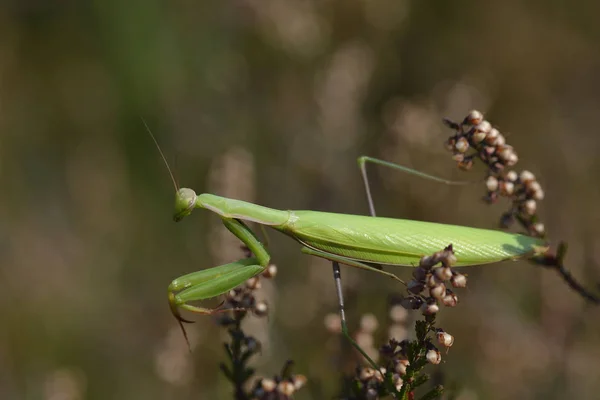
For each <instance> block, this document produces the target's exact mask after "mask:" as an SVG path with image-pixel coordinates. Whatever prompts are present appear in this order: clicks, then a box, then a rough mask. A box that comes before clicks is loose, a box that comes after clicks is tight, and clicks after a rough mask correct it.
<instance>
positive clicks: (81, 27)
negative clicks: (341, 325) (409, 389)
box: [0, 0, 600, 400]
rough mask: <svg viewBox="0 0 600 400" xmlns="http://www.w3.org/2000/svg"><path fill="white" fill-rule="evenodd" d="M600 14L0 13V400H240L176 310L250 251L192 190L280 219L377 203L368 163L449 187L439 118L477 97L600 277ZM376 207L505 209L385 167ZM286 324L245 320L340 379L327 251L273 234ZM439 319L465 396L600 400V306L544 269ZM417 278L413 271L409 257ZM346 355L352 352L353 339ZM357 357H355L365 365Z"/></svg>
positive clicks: (317, 388) (152, 1)
mask: <svg viewBox="0 0 600 400" xmlns="http://www.w3.org/2000/svg"><path fill="white" fill-rule="evenodd" d="M598 15H600V5H599V4H598V3H597V2H594V1H573V2H564V1H548V0H546V1H517V0H508V1H502V2H480V1H468V0H459V1H452V2H442V1H424V0H420V1H415V0H410V1H409V0H363V1H334V0H329V1H323V2H320V1H284V0H232V1H186V0H176V1H158V0H147V1H139V0H133V1H115V0H103V1H95V2H93V1H69V0H64V1H54V2H51V1H43V0H22V1H18V0H13V1H6V2H3V4H2V6H0V182H1V184H0V193H1V195H0V239H1V240H0V398H2V399H48V400H57V399H60V400H72V399H182V400H183V399H217V398H218V399H221V398H222V399H227V398H231V396H230V387H229V385H228V384H227V382H226V381H225V380H224V378H223V377H222V376H221V375H220V374H219V370H218V367H217V365H218V362H219V361H220V360H223V358H224V357H223V351H222V348H221V342H222V341H223V340H225V338H226V337H225V336H224V334H223V331H222V330H221V329H220V328H219V327H218V326H216V325H215V324H214V323H213V321H212V320H211V319H210V318H201V319H200V320H199V321H198V323H197V324H196V325H195V326H193V327H192V329H191V331H190V334H191V336H192V343H193V347H194V348H193V354H191V355H190V354H189V353H188V351H187V348H186V347H185V344H184V342H183V340H182V339H181V335H180V333H179V331H178V328H177V326H176V324H175V322H174V320H173V318H172V317H171V315H170V313H169V309H168V306H167V302H166V288H167V285H168V283H169V282H170V280H171V279H173V278H175V277H176V276H178V275H181V274H184V273H187V272H190V271H193V270H198V269H202V268H207V267H210V266H214V265H217V264H220V263H223V262H226V261H230V260H233V259H236V258H239V257H240V256H241V252H240V250H239V248H238V243H237V242H236V240H235V239H232V238H231V237H230V236H229V235H228V233H227V232H225V231H224V229H222V228H221V227H220V225H219V220H218V218H217V217H215V216H214V215H212V214H211V213H209V212H201V211H197V212H196V213H194V214H193V215H192V216H191V217H190V218H188V219H186V220H185V221H184V222H182V223H179V224H175V223H173V221H172V219H171V216H172V211H173V207H172V205H173V187H172V184H171V183H170V181H169V178H168V174H167V172H166V169H165V166H164V165H163V163H162V161H161V159H160V157H159V155H158V153H157V151H156V148H155V147H154V144H153V143H152V141H151V139H150V138H149V136H148V134H147V133H146V132H145V129H144V126H143V124H142V122H141V121H140V117H144V118H145V119H146V120H147V122H148V124H149V126H150V127H151V128H152V130H153V131H154V133H155V135H156V136H157V138H158V140H159V142H160V143H161V145H162V148H163V150H164V152H165V153H166V155H167V158H168V159H169V162H170V164H171V166H172V168H173V170H174V174H175V175H176V178H177V180H178V182H179V183H180V184H181V185H182V186H189V187H192V188H194V189H196V190H197V191H199V192H202V191H210V192H213V193H217V194H222V195H226V196H230V197H236V198H241V199H246V200H251V201H254V202H257V203H260V204H264V205H268V206H272V207H275V208H282V209H315V210H327V211H338V212H346V213H365V212H366V202H365V197H364V194H363V192H362V189H361V183H360V179H359V174H358V170H357V168H356V157H357V156H359V155H361V154H368V155H372V156H377V157H382V158H385V159H388V160H393V161H397V162H400V163H403V164H405V165H409V166H412V167H415V168H418V169H421V170H424V171H427V172H430V173H435V174H439V175H442V176H445V177H450V178H454V179H477V178H481V177H482V174H483V170H482V169H481V166H479V168H475V171H473V172H472V173H470V174H465V173H461V172H459V171H457V170H456V168H455V166H454V163H453V162H452V161H451V159H450V156H449V154H448V153H447V152H446V151H445V150H444V149H443V141H444V140H445V138H446V137H447V135H449V133H450V132H449V131H448V130H447V129H446V128H444V127H443V126H442V124H441V123H440V120H441V118H442V117H451V118H454V119H460V118H462V117H463V116H464V115H465V114H466V112H467V111H468V110H470V109H471V108H478V109H481V110H482V111H485V112H486V115H487V116H488V118H489V119H490V120H491V121H492V122H493V123H494V124H496V125H497V126H499V128H500V130H501V131H502V132H503V133H505V134H507V140H508V142H509V143H511V144H512V145H514V146H515V148H516V150H517V152H518V154H519V156H520V160H521V161H520V163H519V164H518V167H519V168H520V169H529V170H531V171H532V172H534V173H535V174H536V175H537V176H538V177H539V179H540V181H541V182H542V184H543V185H544V188H545V190H546V197H547V198H546V200H545V201H544V202H543V204H542V205H541V211H540V212H541V216H542V218H543V220H544V221H545V224H546V227H547V230H548V232H549V236H550V238H551V239H552V240H553V241H554V242H556V241H558V240H560V239H564V240H567V241H568V242H569V244H570V246H571V247H570V253H569V257H568V265H569V267H570V268H571V269H572V271H573V272H574V273H575V274H576V275H577V276H578V277H580V278H581V279H582V280H583V281H584V282H586V283H587V284H588V285H593V284H594V282H597V281H599V280H600V272H599V267H598V264H597V262H596V260H597V258H598V253H599V252H600V229H599V227H598V226H599V222H600V221H599V215H600V214H599V213H598V204H599V201H600V193H599V190H598V181H599V179H598V176H599V173H600V168H599V167H600V163H599V162H598V151H599V150H600V139H599V136H598V134H599V133H600V130H599V129H598V126H599V125H600V112H599V111H598V110H599V109H600V51H599V50H600V46H599V45H598V43H600V25H599V24H598V22H597V16H598ZM373 178H374V189H375V197H376V201H377V204H378V207H379V211H380V214H382V215H387V216H396V217H405V218H411V219H420V220H430V221H438V222H446V223H457V224H462V225H469V226H478V227H495V226H496V223H497V220H498V217H499V215H500V214H501V212H502V211H503V210H504V208H505V206H506V204H503V203H502V204H501V205H497V206H494V207H489V206H486V205H484V204H483V203H482V202H480V201H479V199H480V197H481V195H482V193H483V188H482V187H481V186H478V185H472V186H469V187H467V188H464V187H460V188H456V187H453V188H451V187H444V186H440V185H436V184H433V183H431V182H424V181H422V180H419V179H418V178H414V177H409V176H403V175H401V174H398V173H393V172H391V171H384V170H379V169H373ZM270 248H271V252H272V254H273V260H274V261H275V262H276V263H277V265H278V266H279V275H278V277H277V279H276V280H275V281H274V283H273V284H270V283H266V284H265V285H264V287H263V291H262V294H261V296H262V298H265V299H267V300H268V301H269V303H270V305H271V307H272V312H271V315H270V317H269V319H262V320H258V319H253V320H251V321H249V323H248V325H247V330H248V332H250V333H253V334H255V335H256V336H257V337H259V338H260V339H261V340H262V341H263V345H264V350H263V354H262V356H261V357H258V358H257V359H256V360H255V365H256V367H257V369H258V371H259V372H260V373H261V374H263V375H265V376H269V375H271V374H273V373H275V372H277V370H278V369H279V368H280V366H281V365H282V363H283V362H284V361H285V360H286V359H288V358H291V359H294V360H295V361H296V371H297V372H299V373H303V374H305V375H306V376H307V377H308V379H309V383H308V386H307V387H306V388H305V389H303V390H302V391H301V392H300V393H299V394H298V396H297V398H299V399H328V398H331V397H332V396H333V395H335V394H336V391H337V388H338V387H339V377H340V371H341V370H343V369H344V368H345V367H347V366H348V365H347V364H343V365H342V364H340V362H339V359H340V356H339V344H340V343H339V341H338V340H337V338H336V337H333V336H332V335H331V334H330V333H328V332H327V330H326V329H325V326H324V322H323V321H324V318H325V316H326V315H327V314H328V313H331V312H335V310H336V307H335V295H334V292H333V284H332V282H331V278H330V276H331V271H330V268H329V266H328V265H327V263H325V262H322V261H320V260H314V259H311V258H310V257H307V256H304V255H301V254H300V253H299V251H298V250H299V246H298V245H297V244H295V243H293V242H291V241H290V240H289V239H287V238H285V237H282V236H280V235H276V234H273V235H271V243H270ZM467 272H468V273H469V277H470V285H469V289H468V290H464V291H462V293H460V298H461V303H460V305H459V307H457V308H455V309H448V310H443V312H442V314H441V325H442V326H443V327H444V328H445V329H446V330H447V331H448V332H450V333H452V334H453V335H455V336H456V342H455V345H454V347H453V348H452V350H451V351H450V352H449V354H448V355H445V354H444V355H443V357H444V361H445V363H444V364H442V365H440V366H439V367H436V368H433V367H431V368H430V372H434V371H436V370H439V371H442V372H443V379H444V381H445V383H446V384H449V385H457V386H459V389H457V391H456V394H457V396H458V397H459V398H460V399H514V398H520V399H534V398H537V399H549V398H552V399H559V398H578V399H584V398H585V399H593V398H598V396H599V395H598V393H600V368H598V366H599V365H600V333H599V332H600V318H599V315H600V314H599V311H598V309H597V308H594V307H589V306H586V304H585V303H584V301H583V300H582V299H581V298H580V297H578V296H577V295H576V294H575V293H573V292H571V291H570V290H569V289H568V288H567V287H566V285H565V284H564V283H563V282H562V281H561V280H560V279H559V278H558V277H557V276H556V275H555V274H554V273H552V272H549V271H544V270H541V269H536V268H533V267H531V266H530V265H529V264H527V263H522V262H516V263H504V264H499V265H494V266H486V267H482V268H473V269H469V270H468V271H467ZM400 273H401V274H402V275H403V276H409V274H410V271H407V270H404V271H401V272H400ZM344 278H345V279H346V291H347V296H348V299H347V302H348V312H349V316H350V318H351V320H352V321H353V326H354V327H355V326H356V324H357V321H358V319H359V316H360V315H361V314H364V313H367V312H371V313H374V314H375V315H377V316H378V318H379V321H380V328H379V331H378V337H377V338H378V340H383V339H385V337H386V325H387V316H386V313H387V305H386V304H387V303H386V301H387V296H388V295H389V294H393V293H398V292H399V291H400V288H399V287H398V286H397V285H394V284H393V283H391V282H389V281H388V280H387V279H385V278H384V277H380V276H374V274H370V273H366V272H361V271H358V272H357V271H350V270H348V268H346V269H345V270H344ZM342 349H346V348H345V347H342ZM350 370H351V368H350Z"/></svg>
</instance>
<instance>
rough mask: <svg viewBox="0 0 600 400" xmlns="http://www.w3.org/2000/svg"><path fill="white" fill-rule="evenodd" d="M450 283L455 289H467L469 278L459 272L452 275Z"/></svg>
mask: <svg viewBox="0 0 600 400" xmlns="http://www.w3.org/2000/svg"><path fill="white" fill-rule="evenodd" d="M450 283H451V284H452V286H454V287H455V288H464V287H467V276H466V275H463V274H459V273H458V272H457V273H455V274H454V275H452V278H450Z"/></svg>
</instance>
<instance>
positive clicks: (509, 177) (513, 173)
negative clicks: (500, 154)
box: [505, 171, 519, 182]
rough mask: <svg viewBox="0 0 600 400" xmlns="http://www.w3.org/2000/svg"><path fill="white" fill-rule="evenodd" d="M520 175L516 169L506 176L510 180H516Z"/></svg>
mask: <svg viewBox="0 0 600 400" xmlns="http://www.w3.org/2000/svg"><path fill="white" fill-rule="evenodd" d="M518 177H519V176H518V175H517V173H516V172H515V171H508V172H507V173H506V176H505V178H506V180H507V181H509V182H515V181H516V180H517V178H518Z"/></svg>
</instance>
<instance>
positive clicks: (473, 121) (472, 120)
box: [465, 110, 483, 125]
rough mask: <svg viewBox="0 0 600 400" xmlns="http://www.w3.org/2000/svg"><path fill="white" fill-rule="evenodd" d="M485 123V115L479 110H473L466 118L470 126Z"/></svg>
mask: <svg viewBox="0 0 600 400" xmlns="http://www.w3.org/2000/svg"><path fill="white" fill-rule="evenodd" d="M482 121H483V114H482V113H481V112H480V111H477V110H471V111H469V113H468V114H467V116H466V117H465V122H466V123H468V124H470V125H477V124H480V123H481V122H482Z"/></svg>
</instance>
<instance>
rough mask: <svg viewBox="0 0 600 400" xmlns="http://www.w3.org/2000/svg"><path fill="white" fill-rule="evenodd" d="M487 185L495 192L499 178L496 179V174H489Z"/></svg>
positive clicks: (489, 189)
mask: <svg viewBox="0 0 600 400" xmlns="http://www.w3.org/2000/svg"><path fill="white" fill-rule="evenodd" d="M485 186H486V187H487V190H488V191H490V192H495V191H496V189H498V179H496V177H494V176H488V178H487V179H486V181H485Z"/></svg>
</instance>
